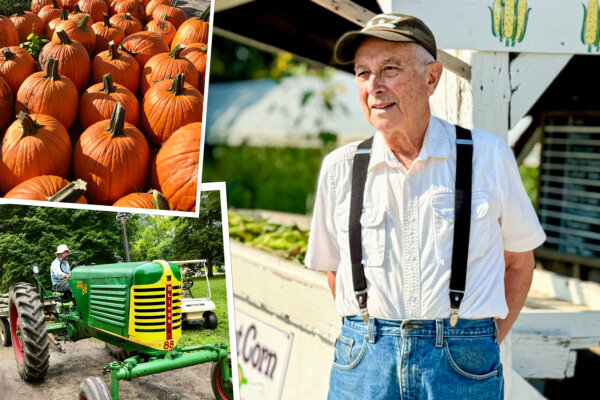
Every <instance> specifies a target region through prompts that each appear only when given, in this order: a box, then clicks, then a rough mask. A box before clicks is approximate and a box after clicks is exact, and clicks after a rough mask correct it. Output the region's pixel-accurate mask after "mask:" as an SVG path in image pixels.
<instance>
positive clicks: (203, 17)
mask: <svg viewBox="0 0 600 400" xmlns="http://www.w3.org/2000/svg"><path fill="white" fill-rule="evenodd" d="M209 17H210V4H209V5H208V7H206V10H204V12H203V13H202V15H200V21H204V22H206V21H208V18H209Z"/></svg>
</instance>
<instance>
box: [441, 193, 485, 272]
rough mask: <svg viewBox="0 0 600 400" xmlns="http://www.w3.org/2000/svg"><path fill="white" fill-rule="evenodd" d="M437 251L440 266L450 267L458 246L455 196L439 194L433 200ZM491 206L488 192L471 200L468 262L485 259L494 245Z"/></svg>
mask: <svg viewBox="0 0 600 400" xmlns="http://www.w3.org/2000/svg"><path fill="white" fill-rule="evenodd" d="M431 206H432V209H433V220H434V221H433V225H434V236H435V249H436V257H437V261H438V263H440V264H442V265H445V266H447V267H450V266H451V264H452V246H453V243H454V212H455V207H454V193H439V194H435V195H433V196H432V198H431ZM490 229H491V223H490V202H489V198H488V196H487V195H486V193H485V192H482V191H474V192H473V194H472V197H471V231H470V233H469V258H468V260H469V261H468V262H472V261H473V260H475V259H477V258H480V257H482V256H484V255H485V253H486V249H487V248H488V247H489V245H490V243H489V240H490Z"/></svg>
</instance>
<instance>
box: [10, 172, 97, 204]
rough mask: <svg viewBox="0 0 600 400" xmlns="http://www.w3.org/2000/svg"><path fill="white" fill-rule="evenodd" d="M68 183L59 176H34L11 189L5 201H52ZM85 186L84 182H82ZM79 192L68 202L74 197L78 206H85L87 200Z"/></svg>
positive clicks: (72, 198)
mask: <svg viewBox="0 0 600 400" xmlns="http://www.w3.org/2000/svg"><path fill="white" fill-rule="evenodd" d="M69 183H70V182H69V181H68V180H66V179H65V178H63V177H61V176H56V175H41V176H36V177H35V178H31V179H28V180H26V181H25V182H22V183H20V184H18V185H17V186H15V187H14V188H12V189H11V190H10V191H9V192H8V193H6V195H5V196H4V198H5V199H20V200H37V201H52V197H53V196H55V195H56V194H57V193H58V192H59V191H60V190H62V189H65V187H66V186H68V185H69ZM83 183H84V184H85V182H83ZM79 193H81V191H78V192H77V193H73V194H74V196H73V197H71V199H70V200H69V201H68V202H73V201H72V200H74V198H75V197H77V196H79V198H78V199H77V200H76V201H75V203H78V204H87V200H86V199H85V197H84V196H83V195H80V194H79Z"/></svg>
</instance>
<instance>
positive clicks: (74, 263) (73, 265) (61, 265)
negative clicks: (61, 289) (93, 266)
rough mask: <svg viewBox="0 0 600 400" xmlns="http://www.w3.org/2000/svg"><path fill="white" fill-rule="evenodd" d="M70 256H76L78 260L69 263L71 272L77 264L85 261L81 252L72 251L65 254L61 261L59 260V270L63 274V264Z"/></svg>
mask: <svg viewBox="0 0 600 400" xmlns="http://www.w3.org/2000/svg"><path fill="white" fill-rule="evenodd" d="M72 255H77V256H78V257H79V258H78V259H76V260H75V261H71V270H73V269H74V268H75V267H77V266H78V265H79V264H81V263H82V262H83V261H85V259H86V256H85V254H84V253H83V252H81V251H74V252H72V253H69V254H67V255H66V256H65V257H64V258H63V259H62V260H60V270H61V271H62V272H64V273H65V274H66V273H67V272H65V270H63V263H65V262H66V261H68V260H67V259H68V258H69V257H70V256H72Z"/></svg>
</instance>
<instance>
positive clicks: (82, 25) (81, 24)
mask: <svg viewBox="0 0 600 400" xmlns="http://www.w3.org/2000/svg"><path fill="white" fill-rule="evenodd" d="M89 19H90V14H83V17H81V19H80V20H79V23H78V24H77V27H78V28H79V29H85V27H86V26H87V23H88V20H89Z"/></svg>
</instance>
